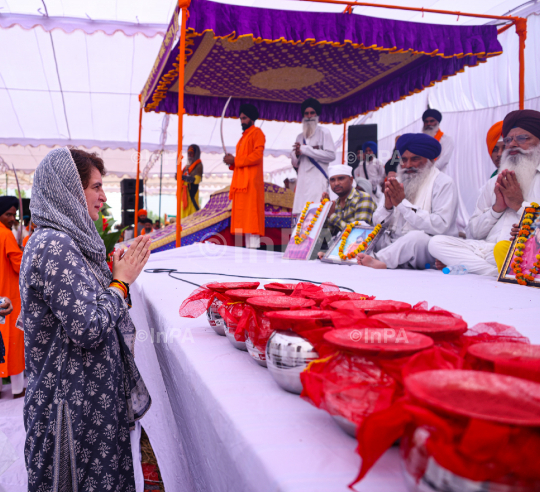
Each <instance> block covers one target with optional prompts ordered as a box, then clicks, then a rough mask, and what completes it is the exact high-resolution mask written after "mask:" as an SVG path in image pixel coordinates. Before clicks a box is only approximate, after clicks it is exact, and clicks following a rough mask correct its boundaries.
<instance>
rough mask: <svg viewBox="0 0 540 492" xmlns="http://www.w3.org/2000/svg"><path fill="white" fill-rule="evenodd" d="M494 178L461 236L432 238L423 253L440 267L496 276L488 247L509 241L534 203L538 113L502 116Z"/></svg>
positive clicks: (539, 161) (539, 194)
mask: <svg viewBox="0 0 540 492" xmlns="http://www.w3.org/2000/svg"><path fill="white" fill-rule="evenodd" d="M502 134H503V137H504V139H503V142H504V146H505V150H504V152H503V155H502V159H501V164H500V167H499V174H498V175H497V176H494V177H492V178H491V179H490V180H489V181H488V182H487V183H486V184H485V185H484V187H483V188H482V190H481V192H480V197H479V198H478V202H477V203H476V210H475V212H474V214H473V215H472V217H471V219H470V221H469V226H468V231H467V237H470V238H471V239H459V238H454V237H443V236H439V237H434V238H433V239H432V240H431V241H430V243H429V252H430V253H431V254H432V255H433V256H434V257H435V258H436V259H437V260H439V262H441V263H442V265H439V266H440V267H443V266H444V265H449V266H454V265H463V266H465V267H466V268H467V270H468V272H469V273H476V274H478V275H491V276H496V275H497V272H498V270H497V264H496V262H495V258H494V256H493V249H494V248H495V245H496V244H497V243H498V242H499V241H505V240H508V239H510V233H511V230H512V226H513V225H514V224H517V223H519V220H520V218H521V215H522V213H523V210H524V209H525V207H527V206H529V204H530V203H531V202H540V112H538V111H533V110H519V111H512V112H511V113H508V115H507V116H506V118H505V119H504V123H503V130H502Z"/></svg>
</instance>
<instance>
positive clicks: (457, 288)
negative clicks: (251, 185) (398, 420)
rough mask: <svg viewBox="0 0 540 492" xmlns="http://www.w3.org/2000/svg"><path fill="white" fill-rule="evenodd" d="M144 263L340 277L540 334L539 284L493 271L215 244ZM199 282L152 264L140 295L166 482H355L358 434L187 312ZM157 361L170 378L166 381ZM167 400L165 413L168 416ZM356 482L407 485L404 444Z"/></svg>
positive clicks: (170, 487) (208, 271) (295, 485)
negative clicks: (461, 272)
mask: <svg viewBox="0 0 540 492" xmlns="http://www.w3.org/2000/svg"><path fill="white" fill-rule="evenodd" d="M147 268H163V269H176V270H178V271H179V272H193V273H195V272H201V273H203V274H202V275H190V274H176V276H177V277H180V278H183V279H185V280H188V281H191V282H194V283H197V284H204V283H206V282H210V281H214V280H215V281H235V280H238V279H239V278H238V277H236V276H235V275H248V276H253V277H255V278H262V277H271V278H272V279H285V278H296V279H305V280H311V281H315V282H324V281H332V282H334V283H336V284H338V285H340V286H344V287H349V288H352V289H354V290H355V291H357V292H362V293H366V294H371V295H375V296H377V298H378V299H395V300H400V301H405V302H409V303H411V304H415V303H416V302H418V301H424V300H425V301H428V303H429V306H430V307H431V306H433V305H437V306H440V307H442V308H445V309H448V310H450V311H454V312H456V313H459V314H461V315H462V316H463V317H464V319H465V320H466V321H467V322H468V323H469V326H473V325H475V324H476V323H479V322H486V321H497V322H499V323H504V324H510V325H513V326H515V327H516V328H517V329H519V330H520V331H521V332H522V333H523V334H524V335H526V336H528V337H529V338H530V339H531V341H532V342H533V343H540V334H539V333H538V330H537V329H535V327H534V326H535V325H537V323H534V322H533V321H532V320H534V319H536V318H537V317H538V316H539V315H540V291H537V290H535V289H531V288H523V287H521V286H515V285H508V284H501V283H497V282H496V281H495V279H492V278H485V277H478V276H473V275H465V276H446V275H443V274H442V273H441V272H438V271H422V272H418V271H406V270H398V271H380V270H371V269H368V268H365V267H359V266H356V265H354V266H341V265H330V264H324V263H321V262H319V261H312V262H299V261H292V260H291V261H286V260H283V259H282V255H281V254H278V253H268V252H263V251H249V250H245V249H241V248H232V247H226V246H209V245H192V246H189V247H185V248H181V249H176V250H171V251H168V252H163V253H159V254H155V255H152V256H151V259H150V261H149V263H148V266H147ZM217 273H225V274H230V275H232V277H222V276H218V275H216V274H217ZM266 282H267V281H262V282H261V283H262V284H264V283H266ZM194 289H195V286H193V285H189V284H187V283H184V282H181V281H178V280H174V279H172V278H171V277H170V276H168V275H167V274H166V273H159V274H158V273H155V274H151V273H143V274H142V275H141V277H140V280H138V281H137V283H136V285H135V287H134V289H133V293H132V297H133V304H134V310H133V312H132V315H133V318H134V321H135V324H136V325H137V329H138V330H139V332H138V336H137V338H138V341H137V345H136V360H137V364H138V366H139V368H140V370H141V372H142V374H143V377H144V378H145V380H146V381H147V383H149V384H148V386H149V388H150V392H151V393H152V397H153V400H154V407H153V408H152V409H151V410H150V412H149V414H148V415H147V416H146V417H145V420H144V421H143V425H144V426H145V428H146V427H147V426H148V424H151V425H150V428H149V429H147V432H148V434H149V437H150V440H151V442H152V446H153V448H154V451H155V452H156V455H157V458H158V461H159V464H160V469H161V471H162V473H163V474H164V480H165V488H166V490H167V491H173V492H177V491H178V492H180V491H182V492H183V491H195V490H197V491H210V492H218V491H223V492H228V491H231V490H234V491H235V492H239V491H246V492H247V491H255V490H256V491H257V492H259V491H260V492H266V491H268V492H270V491H272V492H274V491H278V490H279V491H287V492H289V491H290V492H293V491H294V492H300V491H302V492H304V491H305V492H308V491H309V492H312V491H320V492H323V491H325V492H326V491H328V492H330V491H332V492H335V491H346V490H348V489H347V485H348V484H349V483H350V482H351V481H352V480H353V479H354V477H355V476H356V473H357V472H358V467H359V461H360V460H359V457H358V455H357V454H356V453H355V448H356V441H355V440H354V439H353V438H351V437H349V436H347V435H345V434H344V433H343V432H342V431H341V430H340V429H339V428H338V427H337V426H336V425H335V423H334V422H333V420H332V418H331V417H330V416H329V415H328V414H327V413H326V412H323V411H320V410H318V409H316V408H315V407H313V406H311V405H310V404H308V403H307V402H304V401H303V400H301V399H300V398H299V397H298V396H295V395H292V394H289V393H287V392H285V391H283V390H281V389H280V388H279V387H278V386H277V385H276V384H275V383H274V381H273V380H272V378H271V377H270V374H269V373H268V371H267V370H266V369H264V368H262V367H259V366H258V365H257V364H256V363H255V362H254V361H252V360H251V359H250V357H249V355H248V354H247V353H246V352H241V351H238V350H236V349H234V348H233V347H232V345H231V344H230V343H229V342H228V341H227V339H226V338H225V337H220V336H218V335H216V334H215V333H214V331H213V330H212V329H211V328H210V326H209V325H208V323H207V321H206V318H205V317H204V315H203V316H202V317H200V318H198V319H194V320H191V319H185V318H180V317H179V316H178V308H179V306H180V304H181V302H182V301H183V300H184V299H185V298H186V297H187V296H188V295H189V294H190V293H191V292H192V291H193V290H194ZM143 307H144V310H145V311H146V317H144V316H143V312H142V308H143ZM156 356H157V357H156ZM156 364H159V367H160V368H161V374H162V376H163V380H162V381H157V380H158V379H159V375H157V374H156V367H157V365H156ZM167 396H168V397H167ZM156 404H157V405H156ZM164 408H165V411H166V415H167V416H162V415H160V412H161V411H162V410H163V409H164ZM171 415H172V417H171ZM355 489H356V490H359V491H360V490H362V491H370V492H376V491H381V492H382V491H385V492H386V491H388V492H390V491H391V492H400V491H404V490H406V489H405V486H404V483H403V480H402V478H401V469H400V464H399V458H398V454H397V450H396V449H392V450H391V451H390V452H389V453H387V454H386V455H385V456H384V457H383V459H382V460H381V461H380V462H379V463H378V464H377V466H376V467H375V468H374V469H373V470H372V471H371V472H370V473H369V474H368V476H367V477H366V478H365V480H364V481H363V482H361V483H360V484H359V485H357V486H356V487H355Z"/></svg>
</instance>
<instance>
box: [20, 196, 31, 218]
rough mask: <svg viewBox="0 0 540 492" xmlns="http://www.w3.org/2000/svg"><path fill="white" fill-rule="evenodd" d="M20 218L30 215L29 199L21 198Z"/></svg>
mask: <svg viewBox="0 0 540 492" xmlns="http://www.w3.org/2000/svg"><path fill="white" fill-rule="evenodd" d="M22 208H23V211H22V216H23V217H24V216H25V215H30V198H23V199H22Z"/></svg>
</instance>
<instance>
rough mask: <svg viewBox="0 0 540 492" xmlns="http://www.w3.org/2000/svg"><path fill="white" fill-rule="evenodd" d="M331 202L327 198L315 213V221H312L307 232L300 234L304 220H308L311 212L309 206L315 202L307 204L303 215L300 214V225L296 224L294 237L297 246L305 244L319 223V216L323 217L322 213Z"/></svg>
mask: <svg viewBox="0 0 540 492" xmlns="http://www.w3.org/2000/svg"><path fill="white" fill-rule="evenodd" d="M329 201H330V200H328V198H325V199H324V200H323V201H322V202H321V204H320V205H319V206H318V207H317V210H316V211H315V216H314V217H313V219H311V222H310V223H309V225H308V226H307V228H306V232H304V233H303V234H300V231H301V230H302V224H303V223H304V220H305V219H306V215H307V212H308V210H309V206H310V205H311V204H312V203H313V202H307V203H306V206H305V207H304V210H302V213H301V214H300V219H299V220H298V224H296V233H295V235H294V243H295V244H301V243H303V242H304V239H306V238H307V237H308V236H309V233H310V232H311V229H313V226H314V225H315V224H316V223H317V220H319V216H320V215H321V212H322V210H323V208H324V206H325V204H327V203H328V202H329Z"/></svg>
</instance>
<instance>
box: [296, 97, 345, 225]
mask: <svg viewBox="0 0 540 492" xmlns="http://www.w3.org/2000/svg"><path fill="white" fill-rule="evenodd" d="M321 110H322V105H321V103H320V102H319V101H317V100H316V99H313V98H309V99H306V100H305V101H304V102H303V103H302V115H303V120H302V125H303V131H302V133H300V135H298V137H296V143H295V144H294V145H293V151H292V152H291V162H292V165H293V166H294V167H295V168H296V169H297V171H298V182H297V185H296V191H295V195H294V204H293V214H295V215H298V214H299V213H300V212H301V211H302V209H303V208H304V207H305V206H306V202H318V201H319V200H320V198H321V196H322V194H323V193H326V192H327V191H328V165H329V164H330V163H331V162H332V161H334V160H335V159H336V153H335V146H334V141H333V140H332V135H331V134H330V131H329V130H327V129H326V128H323V127H322V126H320V125H319V116H320V114H321Z"/></svg>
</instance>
